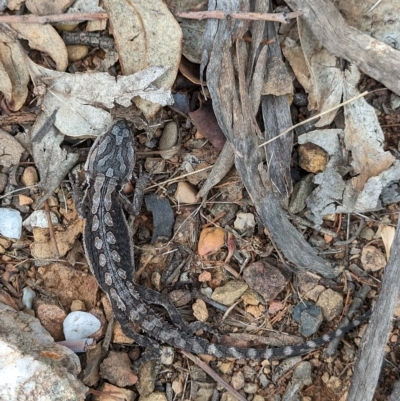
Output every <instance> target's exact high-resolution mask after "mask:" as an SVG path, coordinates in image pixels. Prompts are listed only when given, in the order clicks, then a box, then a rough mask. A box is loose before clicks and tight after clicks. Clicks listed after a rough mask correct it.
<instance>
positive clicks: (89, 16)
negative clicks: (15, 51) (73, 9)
mask: <svg viewBox="0 0 400 401" xmlns="http://www.w3.org/2000/svg"><path fill="white" fill-rule="evenodd" d="M98 19H108V14H107V13H71V14H57V15H55V14H54V15H34V14H27V15H0V23H2V22H5V23H13V22H20V23H21V22H22V23H25V24H46V23H50V22H69V21H93V20H98Z"/></svg>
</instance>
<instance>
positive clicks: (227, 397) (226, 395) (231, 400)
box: [196, 393, 237, 401]
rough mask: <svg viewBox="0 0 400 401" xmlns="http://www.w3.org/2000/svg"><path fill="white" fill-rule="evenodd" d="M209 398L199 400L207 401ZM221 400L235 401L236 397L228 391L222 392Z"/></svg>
mask: <svg viewBox="0 0 400 401" xmlns="http://www.w3.org/2000/svg"><path fill="white" fill-rule="evenodd" d="M196 400H197V397H196ZM209 400H211V398H203V399H202V400H201V401H209ZM221 401H237V398H236V397H235V396H233V395H232V394H230V393H223V394H222V395H221Z"/></svg>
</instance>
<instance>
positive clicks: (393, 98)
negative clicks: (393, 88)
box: [390, 93, 400, 110]
mask: <svg viewBox="0 0 400 401" xmlns="http://www.w3.org/2000/svg"><path fill="white" fill-rule="evenodd" d="M398 107H400V96H397V95H396V94H395V93H391V94H390V108H391V109H392V110H395V109H397V108H398Z"/></svg>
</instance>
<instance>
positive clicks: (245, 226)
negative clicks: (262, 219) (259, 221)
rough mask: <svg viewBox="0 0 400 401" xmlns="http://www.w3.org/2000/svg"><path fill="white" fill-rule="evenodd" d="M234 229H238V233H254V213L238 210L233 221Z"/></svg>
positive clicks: (247, 234)
mask: <svg viewBox="0 0 400 401" xmlns="http://www.w3.org/2000/svg"><path fill="white" fill-rule="evenodd" d="M233 226H234V228H235V230H237V231H239V233H240V234H243V235H245V236H250V235H252V234H253V233H254V229H255V227H256V221H255V219H254V214H252V213H243V212H240V213H238V214H237V215H236V220H235V222H234V223H233Z"/></svg>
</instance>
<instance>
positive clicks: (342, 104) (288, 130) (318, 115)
mask: <svg viewBox="0 0 400 401" xmlns="http://www.w3.org/2000/svg"><path fill="white" fill-rule="evenodd" d="M369 93H370V92H368V91H365V92H363V93H361V94H359V95H357V96H355V97H353V98H351V99H349V100H346V101H345V102H343V103H340V104H338V105H337V106H335V107H332V108H331V109H329V110H325V111H323V112H322V113H319V114H316V115H315V116H312V117H310V118H307V120H304V121H302V122H300V123H298V124H296V125H292V126H291V127H290V128H288V129H287V130H285V131H283V132H281V133H280V134H279V135H277V136H275V137H273V138H272V139H268V141H265V142H264V143H262V144H261V145H259V146H258V147H259V148H261V147H262V146H265V145H268V144H269V143H271V142H272V141H275V139H278V138H280V137H281V136H283V135H285V134H287V133H288V132H290V131H292V130H293V129H294V128H297V127H300V125H303V124H305V123H308V122H309V121H312V120H315V119H316V118H318V117H321V116H323V115H325V114H328V113H330V112H331V111H333V110H336V109H338V108H339V107H342V106H344V105H346V104H349V103H351V102H354V100H357V99H359V98H360V97H364V96H366V95H368V94H369Z"/></svg>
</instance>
